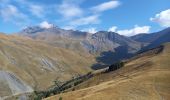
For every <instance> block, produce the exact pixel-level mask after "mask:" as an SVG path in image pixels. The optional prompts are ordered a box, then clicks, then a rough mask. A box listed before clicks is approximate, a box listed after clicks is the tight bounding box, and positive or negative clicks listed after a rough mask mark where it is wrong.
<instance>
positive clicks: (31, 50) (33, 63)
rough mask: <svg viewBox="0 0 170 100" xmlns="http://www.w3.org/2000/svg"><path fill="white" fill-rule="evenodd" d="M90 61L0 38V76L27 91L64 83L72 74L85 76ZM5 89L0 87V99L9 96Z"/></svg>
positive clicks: (12, 38)
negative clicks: (58, 82)
mask: <svg viewBox="0 0 170 100" xmlns="http://www.w3.org/2000/svg"><path fill="white" fill-rule="evenodd" d="M94 61H95V59H94V57H93V56H91V55H89V54H85V53H84V54H83V53H82V54H79V53H75V52H74V51H71V50H66V49H62V48H57V47H53V46H50V45H47V44H46V43H43V42H42V41H35V40H32V39H29V38H23V37H22V38H20V37H17V36H11V35H10V36H7V35H3V34H0V71H1V73H6V72H8V73H9V74H12V75H14V76H15V77H17V78H19V80H21V81H22V82H23V83H24V84H27V85H28V86H29V87H31V88H32V89H31V90H42V89H45V88H47V87H49V86H51V85H52V84H53V81H54V80H56V79H59V80H68V79H70V78H71V77H72V76H74V75H76V74H83V73H87V72H89V71H91V69H90V66H91V65H92V64H93V63H94ZM0 75H1V76H0V83H1V82H4V81H3V80H6V79H8V78H5V79H4V78H3V77H8V76H7V75H8V74H0ZM2 75H3V76H2ZM1 80H2V81H1ZM14 80H17V79H15V78H14ZM4 84H5V83H4ZM4 86H7V85H6V84H5V85H4ZM9 88H10V87H9ZM6 89H7V88H5V87H2V85H0V93H1V92H3V95H1V94H0V97H2V96H8V95H9V94H10V93H8V91H10V90H6Z"/></svg>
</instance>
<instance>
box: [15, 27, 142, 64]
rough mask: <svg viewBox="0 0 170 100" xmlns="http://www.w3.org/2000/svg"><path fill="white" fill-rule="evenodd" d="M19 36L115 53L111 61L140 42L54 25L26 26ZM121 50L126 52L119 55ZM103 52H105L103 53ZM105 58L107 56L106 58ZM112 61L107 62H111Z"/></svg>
mask: <svg viewBox="0 0 170 100" xmlns="http://www.w3.org/2000/svg"><path fill="white" fill-rule="evenodd" d="M18 35H20V36H28V37H31V38H32V39H35V40H41V41H45V42H47V43H49V44H50V45H53V46H56V47H62V48H66V49H70V50H74V51H77V52H80V53H81V52H89V53H91V54H94V55H96V56H98V55H100V54H102V53H104V52H107V51H108V52H111V53H115V54H116V56H115V57H112V58H114V60H113V61H118V60H120V59H123V58H127V57H130V55H132V54H134V53H135V52H137V51H139V50H140V48H141V46H142V45H141V43H140V42H136V41H134V40H133V39H131V38H129V37H125V36H122V35H119V34H117V33H114V32H107V31H99V32H96V33H94V34H90V33H87V32H81V31H76V30H64V29H60V28H58V27H56V26H53V27H51V28H48V29H45V28H41V27H37V26H35V27H28V28H26V29H24V30H22V31H21V32H19V33H18ZM121 52H126V54H124V55H122V56H121V57H119V54H121ZM104 54H105V53H104ZM106 59H107V58H106ZM113 61H111V62H110V63H107V64H112V63H113Z"/></svg>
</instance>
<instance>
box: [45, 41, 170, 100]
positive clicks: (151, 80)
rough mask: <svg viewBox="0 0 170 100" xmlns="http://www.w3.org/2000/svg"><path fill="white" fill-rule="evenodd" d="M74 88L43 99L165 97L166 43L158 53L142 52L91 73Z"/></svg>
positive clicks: (169, 80)
mask: <svg viewBox="0 0 170 100" xmlns="http://www.w3.org/2000/svg"><path fill="white" fill-rule="evenodd" d="M75 88H77V89H80V90H76V91H72V92H67V93H63V94H59V95H56V96H52V97H49V98H46V99H45V100H59V98H60V97H62V100H169V98H170V43H167V44H165V45H164V49H163V51H162V52H161V53H159V54H150V53H143V55H140V56H138V57H136V58H135V59H133V60H131V61H130V62H128V63H127V64H126V65H125V66H124V67H123V68H121V69H119V70H117V71H114V72H111V73H107V74H101V75H98V76H95V77H93V78H91V79H90V80H88V81H86V82H84V83H82V84H80V85H79V86H77V87H75ZM81 88H84V89H81Z"/></svg>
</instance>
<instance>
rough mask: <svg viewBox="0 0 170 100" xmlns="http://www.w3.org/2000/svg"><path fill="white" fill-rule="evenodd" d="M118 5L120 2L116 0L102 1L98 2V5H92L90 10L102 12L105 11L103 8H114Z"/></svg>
mask: <svg viewBox="0 0 170 100" xmlns="http://www.w3.org/2000/svg"><path fill="white" fill-rule="evenodd" d="M119 5H120V2H119V1H117V0H114V1H109V2H104V3H102V4H100V5H97V6H95V7H92V10H93V11H94V12H102V11H105V10H109V9H113V8H116V7H118V6H119Z"/></svg>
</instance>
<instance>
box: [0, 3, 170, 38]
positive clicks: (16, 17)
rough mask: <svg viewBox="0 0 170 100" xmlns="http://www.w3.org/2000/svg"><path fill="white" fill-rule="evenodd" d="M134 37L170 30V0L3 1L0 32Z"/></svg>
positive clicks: (0, 4) (0, 11)
mask: <svg viewBox="0 0 170 100" xmlns="http://www.w3.org/2000/svg"><path fill="white" fill-rule="evenodd" d="M52 24H54V25H57V26H58V27H60V28H63V29H73V30H81V31H87V32H90V33H95V32H96V31H100V30H104V31H112V32H117V33H119V34H121V35H125V36H132V35H136V34H139V33H152V32H156V31H160V30H162V29H165V28H167V27H170V0H0V32H3V33H7V34H11V33H15V32H19V31H21V30H22V29H24V28H26V27H28V26H35V25H39V26H41V27H44V28H50V27H51V26H52Z"/></svg>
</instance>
